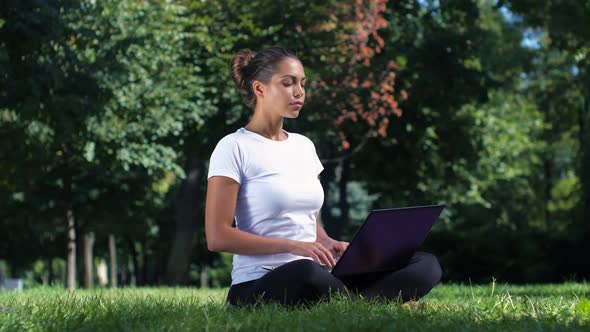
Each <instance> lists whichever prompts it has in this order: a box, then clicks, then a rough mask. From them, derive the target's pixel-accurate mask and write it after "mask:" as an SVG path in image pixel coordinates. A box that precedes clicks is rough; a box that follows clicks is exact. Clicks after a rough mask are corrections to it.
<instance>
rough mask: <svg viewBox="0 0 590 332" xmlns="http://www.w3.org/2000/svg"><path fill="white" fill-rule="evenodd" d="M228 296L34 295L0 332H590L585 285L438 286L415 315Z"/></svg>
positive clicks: (21, 298) (157, 291)
mask: <svg viewBox="0 0 590 332" xmlns="http://www.w3.org/2000/svg"><path fill="white" fill-rule="evenodd" d="M226 292H227V289H215V290H200V289H192V288H143V289H132V288H125V289H119V290H108V289H105V290H99V289H97V290H80V291H75V292H68V291H65V290H63V289H57V288H51V289H47V288H45V289H42V288H40V289H32V290H28V291H25V292H22V293H0V306H2V307H5V308H8V309H7V310H4V311H1V312H0V331H13V330H14V331H23V330H28V331H72V330H75V331H97V330H98V331H118V330H139V331H143V330H154V331H195V330H210V331H228V330H229V331H234V330H270V331H276V330H279V329H280V330H281V332H282V330H296V331H306V332H308V331H326V330H333V331H357V330H369V331H374V330H386V331H392V330H398V331H408V330H409V331H461V330H470V331H486V330H487V331H495V332H500V331H520V330H526V331H539V330H554V331H566V330H576V331H581V330H585V331H590V301H589V300H588V298H589V297H590V284H588V283H566V284H559V285H530V286H510V285H498V284H496V285H494V284H490V285H484V286H473V287H470V286H469V285H467V286H464V285H439V286H437V287H436V288H435V289H434V290H433V291H432V292H431V293H430V294H429V295H428V296H426V297H425V298H424V299H422V300H421V301H420V304H419V305H417V306H414V307H402V306H400V305H399V304H397V303H395V302H390V303H386V302H365V301H362V300H360V301H346V300H343V299H332V300H331V301H328V302H325V303H320V304H318V305H316V306H315V307H313V308H311V309H304V308H301V309H291V310H289V309H284V308H281V307H279V306H275V305H267V306H261V307H257V308H245V309H233V308H230V307H227V306H226V305H225V304H224V302H223V301H224V299H225V295H226Z"/></svg>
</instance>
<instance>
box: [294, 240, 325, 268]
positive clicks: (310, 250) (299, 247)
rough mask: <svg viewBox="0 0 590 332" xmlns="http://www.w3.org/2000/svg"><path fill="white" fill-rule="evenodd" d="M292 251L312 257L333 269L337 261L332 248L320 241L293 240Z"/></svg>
mask: <svg viewBox="0 0 590 332" xmlns="http://www.w3.org/2000/svg"><path fill="white" fill-rule="evenodd" d="M290 253H292V254H294V255H298V256H304V257H311V258H312V259H313V260H314V261H316V262H317V263H318V264H320V265H326V266H327V267H328V268H329V269H332V268H333V267H334V265H336V262H335V261H334V256H332V253H331V252H330V250H328V249H327V248H326V247H324V246H323V245H322V244H321V243H318V242H303V241H293V245H292V248H291V250H290Z"/></svg>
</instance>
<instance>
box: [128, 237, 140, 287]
mask: <svg viewBox="0 0 590 332" xmlns="http://www.w3.org/2000/svg"><path fill="white" fill-rule="evenodd" d="M127 246H128V247H129V250H130V251H131V266H133V275H134V276H135V285H136V286H141V285H142V284H143V283H142V280H141V270H140V269H139V261H138V258H137V256H138V254H137V249H135V242H133V240H131V238H129V237H128V238H127Z"/></svg>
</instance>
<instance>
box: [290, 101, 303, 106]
mask: <svg viewBox="0 0 590 332" xmlns="http://www.w3.org/2000/svg"><path fill="white" fill-rule="evenodd" d="M289 105H295V106H303V103H302V102H300V101H296V102H294V103H290V104H289Z"/></svg>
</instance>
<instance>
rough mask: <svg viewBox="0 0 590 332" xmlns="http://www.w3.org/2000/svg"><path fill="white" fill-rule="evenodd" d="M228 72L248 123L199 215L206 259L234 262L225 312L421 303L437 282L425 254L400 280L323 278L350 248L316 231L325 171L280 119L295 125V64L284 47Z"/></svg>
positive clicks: (248, 58) (224, 147) (241, 56)
mask: <svg viewBox="0 0 590 332" xmlns="http://www.w3.org/2000/svg"><path fill="white" fill-rule="evenodd" d="M231 72H232V78H233V80H234V82H235V83H236V85H237V87H238V89H239V90H240V91H241V92H242V93H244V94H245V99H244V101H245V104H246V105H247V106H248V107H249V108H251V109H253V112H254V114H253V116H252V118H251V120H250V122H249V123H248V124H247V125H246V126H245V127H242V128H240V129H238V130H237V131H236V132H234V133H231V134H229V135H227V136H225V137H223V138H222V139H221V140H220V141H219V143H218V144H217V146H216V147H215V149H214V151H213V153H212V155H211V159H210V165H209V173H208V187H207V201H206V211H205V230H206V236H207V245H208V248H209V250H211V251H225V252H231V253H234V258H233V270H232V286H231V288H230V290H229V293H228V298H227V300H228V302H229V303H230V304H232V305H241V304H252V303H255V302H256V301H257V300H260V299H262V301H264V302H279V303H282V304H286V305H292V304H310V303H314V302H316V301H317V300H319V299H321V298H322V297H324V296H326V295H328V294H330V293H331V292H332V293H340V294H343V295H352V296H357V295H360V296H362V297H363V298H372V297H375V296H379V297H384V298H388V299H397V298H401V299H402V300H403V301H404V302H406V301H410V300H412V299H418V298H420V297H422V296H424V295H425V294H427V293H428V292H429V291H430V290H431V289H432V287H434V285H436V283H438V281H439V279H440V276H441V269H440V266H439V264H438V261H437V260H436V258H435V257H434V256H433V255H431V254H427V253H416V255H414V256H413V257H412V259H411V260H410V262H409V264H408V265H407V266H406V267H404V268H402V269H400V270H397V271H389V272H386V273H379V274H370V275H369V274H367V275H361V276H358V277H356V278H354V279H349V280H339V279H337V278H336V277H334V276H333V275H332V274H331V273H330V272H329V271H328V269H331V268H332V267H333V266H334V265H335V260H336V259H338V258H339V256H340V255H341V254H342V252H343V251H344V250H345V249H346V247H347V246H348V243H347V242H342V241H336V240H334V239H332V238H330V237H329V236H328V235H327V234H326V232H325V231H324V229H323V228H322V226H321V225H320V223H319V222H317V216H318V213H319V211H320V208H321V206H322V204H323V200H324V193H323V189H322V186H321V184H320V181H319V174H320V172H321V171H322V170H323V166H322V164H321V162H320V160H319V158H318V156H317V154H316V150H315V146H314V144H313V142H312V141H311V140H309V139H308V138H307V137H305V136H303V135H300V134H296V133H292V132H287V131H285V130H284V129H283V119H284V118H292V119H293V118H297V117H298V116H299V112H300V111H301V108H302V107H303V103H304V101H305V82H306V78H305V73H304V71H303V65H302V63H301V61H300V60H299V59H298V58H297V56H296V55H295V54H294V53H293V52H292V51H290V50H289V49H286V48H283V47H270V48H267V49H263V50H261V51H259V52H258V53H254V52H252V51H250V50H241V51H239V52H238V53H237V54H236V55H235V56H234V58H233V59H232V61H231ZM234 218H235V224H236V227H235V228H234V227H232V224H233V221H234ZM349 290H350V291H349Z"/></svg>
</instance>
